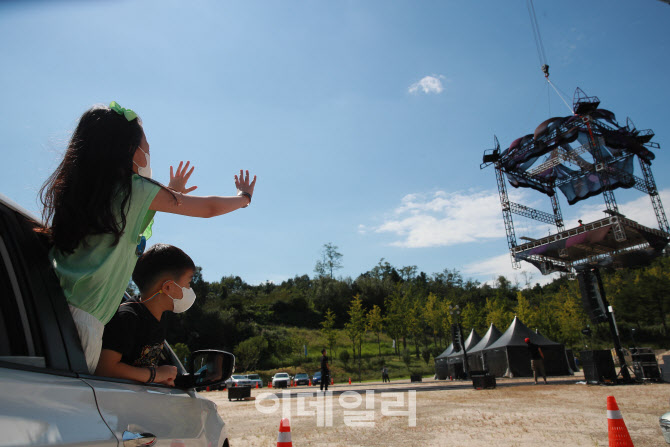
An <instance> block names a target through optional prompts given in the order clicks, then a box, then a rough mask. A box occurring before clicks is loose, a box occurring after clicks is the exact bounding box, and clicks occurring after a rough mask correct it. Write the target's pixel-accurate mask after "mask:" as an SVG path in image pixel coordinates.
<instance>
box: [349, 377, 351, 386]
mask: <svg viewBox="0 0 670 447" xmlns="http://www.w3.org/2000/svg"><path fill="white" fill-rule="evenodd" d="M349 385H351V377H349Z"/></svg>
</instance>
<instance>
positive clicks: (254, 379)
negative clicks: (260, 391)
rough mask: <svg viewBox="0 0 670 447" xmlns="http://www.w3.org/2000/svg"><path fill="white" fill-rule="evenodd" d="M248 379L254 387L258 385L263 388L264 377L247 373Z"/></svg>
mask: <svg viewBox="0 0 670 447" xmlns="http://www.w3.org/2000/svg"><path fill="white" fill-rule="evenodd" d="M247 379H249V381H250V382H251V387H252V388H256V385H258V388H263V379H261V376H259V375H258V374H247Z"/></svg>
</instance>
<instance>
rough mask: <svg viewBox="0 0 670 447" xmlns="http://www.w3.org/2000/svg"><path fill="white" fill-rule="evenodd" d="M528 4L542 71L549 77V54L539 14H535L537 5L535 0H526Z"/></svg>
mask: <svg viewBox="0 0 670 447" xmlns="http://www.w3.org/2000/svg"><path fill="white" fill-rule="evenodd" d="M526 6H527V7H528V15H529V16H530V26H531V28H532V29H533V38H534V39H535V47H536V48H537V57H538V58H539V59H540V65H541V66H542V72H543V73H544V77H545V78H547V79H549V65H547V54H546V53H545V51H544V45H543V44H542V36H541V35H540V26H539V24H538V23H537V15H536V14H535V6H534V5H533V0H526Z"/></svg>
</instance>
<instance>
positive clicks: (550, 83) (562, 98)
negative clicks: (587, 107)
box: [547, 76, 575, 115]
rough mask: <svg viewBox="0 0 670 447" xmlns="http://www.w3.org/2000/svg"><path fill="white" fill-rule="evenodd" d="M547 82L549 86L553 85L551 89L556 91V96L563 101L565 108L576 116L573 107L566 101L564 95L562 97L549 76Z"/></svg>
mask: <svg viewBox="0 0 670 447" xmlns="http://www.w3.org/2000/svg"><path fill="white" fill-rule="evenodd" d="M547 82H548V83H549V85H551V87H552V88H553V89H554V91H555V92H556V94H557V95H558V97H559V98H561V100H562V101H563V104H565V106H566V107H567V108H568V110H570V113H571V114H573V115H574V114H575V111H574V110H572V107H570V104H568V102H567V101H566V100H565V98H564V97H563V95H561V92H559V91H558V89H557V88H556V86H555V85H554V84H553V83H552V82H551V81H550V80H549V77H548V76H547Z"/></svg>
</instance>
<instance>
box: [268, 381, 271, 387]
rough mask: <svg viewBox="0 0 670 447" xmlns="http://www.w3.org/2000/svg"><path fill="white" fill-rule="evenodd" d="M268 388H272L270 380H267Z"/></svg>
mask: <svg viewBox="0 0 670 447" xmlns="http://www.w3.org/2000/svg"><path fill="white" fill-rule="evenodd" d="M268 388H272V380H270V381H269V382H268Z"/></svg>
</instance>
